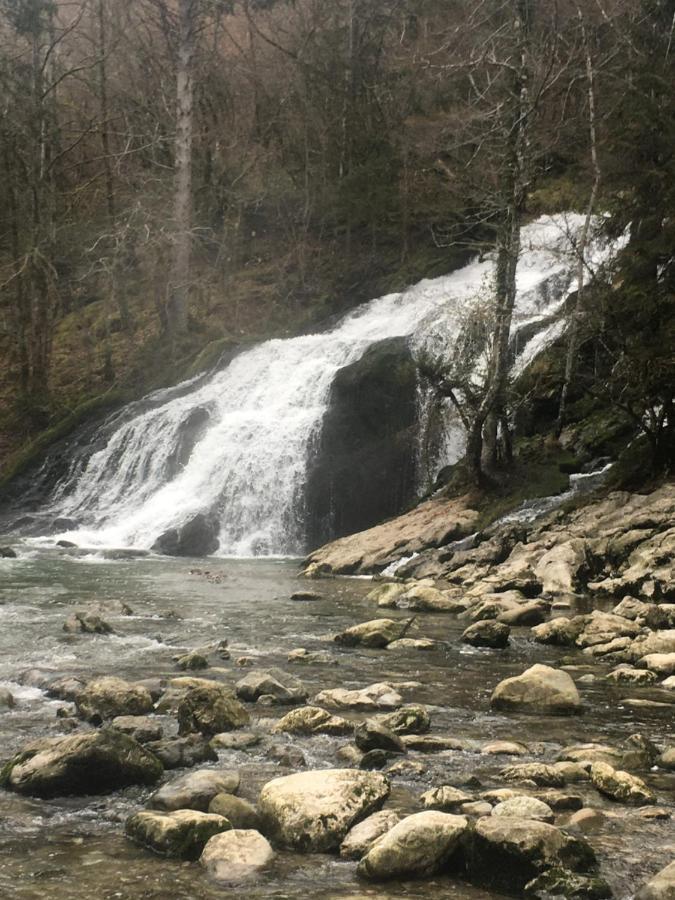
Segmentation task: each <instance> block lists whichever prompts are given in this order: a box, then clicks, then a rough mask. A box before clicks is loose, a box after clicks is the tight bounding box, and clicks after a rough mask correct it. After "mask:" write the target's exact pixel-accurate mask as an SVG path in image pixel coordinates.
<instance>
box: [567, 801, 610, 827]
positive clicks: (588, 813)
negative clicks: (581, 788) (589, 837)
mask: <svg viewBox="0 0 675 900" xmlns="http://www.w3.org/2000/svg"><path fill="white" fill-rule="evenodd" d="M604 821H605V814H604V813H602V812H600V810H599V809H591V808H589V807H582V809H580V810H578V811H577V812H575V813H574V815H572V816H570V820H569V824H570V826H571V827H573V828H578V829H579V830H580V831H594V830H596V829H597V828H600V827H601V826H602V824H603V823H604Z"/></svg>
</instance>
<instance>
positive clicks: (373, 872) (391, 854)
mask: <svg viewBox="0 0 675 900" xmlns="http://www.w3.org/2000/svg"><path fill="white" fill-rule="evenodd" d="M467 829H468V822H467V820H466V818H465V817H464V816H452V815H449V814H447V813H442V812H437V811H435V810H428V811H426V812H420V813H415V814H414V815H412V816H406V817H405V819H402V820H401V821H400V822H399V823H398V824H397V825H394V827H393V828H392V829H390V830H389V831H387V832H386V834H384V835H383V836H382V837H381V838H380V839H379V840H378V841H376V842H375V844H374V845H373V846H372V847H371V848H370V850H369V851H368V853H367V854H366V855H365V856H364V857H363V859H362V860H361V862H360V863H359V866H358V869H357V872H358V874H359V875H360V876H361V877H362V878H366V879H368V880H369V881H386V880H389V879H391V878H425V877H426V878H428V877H430V876H432V875H435V874H436V873H437V872H440V871H441V870H443V869H444V868H446V867H447V866H448V865H449V864H450V862H451V860H452V857H453V856H454V855H455V853H456V852H457V851H458V849H459V846H460V842H461V840H462V837H463V835H464V834H465V833H466V831H467Z"/></svg>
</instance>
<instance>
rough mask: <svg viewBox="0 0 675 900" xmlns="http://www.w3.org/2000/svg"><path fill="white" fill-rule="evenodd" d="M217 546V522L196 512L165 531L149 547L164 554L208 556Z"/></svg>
mask: <svg viewBox="0 0 675 900" xmlns="http://www.w3.org/2000/svg"><path fill="white" fill-rule="evenodd" d="M219 546H220V541H219V540H218V523H217V522H216V521H215V520H214V519H211V518H210V517H209V516H205V515H204V514H203V513H198V514H197V515H196V516H193V518H192V519H190V520H189V521H188V522H186V523H185V525H182V526H181V527H180V528H170V529H169V530H168V531H165V532H164V534H162V535H160V537H158V538H157V540H156V541H155V543H154V544H153V545H152V548H151V549H152V550H153V551H154V552H155V553H162V554H164V556H210V555H211V554H212V553H215V552H216V550H217V549H218V547H219Z"/></svg>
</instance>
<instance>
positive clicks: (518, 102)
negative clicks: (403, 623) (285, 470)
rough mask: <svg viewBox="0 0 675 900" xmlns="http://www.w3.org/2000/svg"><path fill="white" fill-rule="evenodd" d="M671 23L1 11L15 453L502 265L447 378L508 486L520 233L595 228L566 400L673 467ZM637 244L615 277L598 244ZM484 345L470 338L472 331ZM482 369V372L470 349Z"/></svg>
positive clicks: (651, 7) (462, 10) (311, 9)
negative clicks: (551, 224)
mask: <svg viewBox="0 0 675 900" xmlns="http://www.w3.org/2000/svg"><path fill="white" fill-rule="evenodd" d="M674 37H675V2H673V0H479V2H477V3H476V2H468V0H331V2H326V0H1V2H0V84H1V96H2V116H1V118H0V165H1V166H2V169H3V173H2V178H0V452H1V453H2V456H3V457H4V458H5V460H6V461H9V463H10V464H11V462H12V460H13V459H14V457H13V456H12V454H15V455H16V452H20V451H21V450H22V448H24V447H25V446H26V444H27V443H29V442H30V441H31V440H34V439H36V437H37V438H39V436H40V435H41V434H43V433H45V429H47V428H49V427H52V428H54V427H56V428H57V429H58V427H59V426H60V424H62V423H63V422H70V423H72V422H73V421H75V420H76V419H77V417H78V416H80V415H84V414H86V413H88V412H90V411H91V410H92V409H96V408H101V407H104V406H111V405H114V404H115V403H120V402H122V401H123V400H127V399H131V398H133V397H136V396H139V395H140V394H141V393H142V392H144V391H145V390H147V389H149V388H152V387H156V386H158V385H162V384H169V383H173V382H175V381H177V380H179V379H180V378H182V377H185V376H186V375H188V374H190V373H192V372H195V371H199V368H200V367H202V368H203V367H205V366H206V365H208V364H209V362H213V361H215V359H216V358H217V357H218V355H219V354H220V353H221V352H222V351H223V349H224V348H225V347H227V346H229V345H230V344H232V343H236V342H240V341H250V340H255V339H256V338H260V337H267V336H271V335H284V334H289V333H297V332H298V331H299V330H304V329H307V328H310V327H314V328H316V327H320V323H321V322H322V321H323V320H325V319H326V318H327V317H328V316H330V315H332V314H335V313H336V312H340V311H342V310H344V309H347V308H349V307H351V306H353V305H355V304H356V303H358V302H360V301H362V300H363V299H366V298H368V297H370V296H376V295H377V294H379V293H384V292H386V291H389V290H400V289H402V288H403V287H405V285H406V284H408V283H410V282H411V281H414V280H416V279H419V278H421V277H424V276H428V275H433V274H439V273H443V272H447V271H449V270H451V269H452V268H453V267H455V266H457V265H458V264H459V263H460V262H461V261H463V260H464V259H466V258H467V256H468V255H469V254H475V253H479V254H484V253H485V252H487V251H492V252H494V254H495V261H496V264H495V277H494V285H493V290H492V295H491V298H490V302H489V303H488V308H487V310H486V312H485V315H484V317H483V318H482V320H481V321H480V322H478V323H473V324H474V325H475V327H476V328H477V329H478V330H479V331H481V330H482V333H483V336H484V337H486V338H487V341H488V344H489V346H490V348H491V352H490V364H489V371H488V372H487V373H486V375H485V379H484V381H483V383H482V384H481V385H480V389H478V390H477V389H476V388H475V385H473V384H472V383H470V379H468V377H467V372H468V371H469V369H470V366H469V365H468V363H467V358H466V353H468V356H469V358H470V357H471V352H472V351H471V346H470V345H471V341H468V342H464V345H463V346H464V350H465V358H463V359H457V358H455V359H453V360H450V361H445V362H442V363H441V362H439V361H433V360H432V361H429V371H428V373H427V374H428V375H429V377H430V378H431V379H432V380H433V381H434V383H435V384H436V385H437V388H438V391H439V392H440V393H442V394H444V395H446V396H448V397H450V398H451V399H452V401H453V402H454V403H456V405H457V407H458V409H459V411H460V415H461V417H462V420H463V421H464V423H465V425H466V428H467V433H468V436H469V437H468V444H467V449H468V456H469V462H470V464H471V467H472V470H473V473H474V475H475V477H476V478H480V476H481V472H482V467H483V466H485V465H487V466H488V467H489V466H490V465H491V464H493V463H494V461H495V459H496V458H497V457H500V458H502V459H503V458H508V455H509V452H510V448H509V416H510V405H511V386H510V385H509V380H508V342H509V334H510V326H511V312H512V309H513V302H514V296H515V266H516V262H517V259H518V255H519V251H520V244H519V240H520V229H521V227H522V226H523V225H524V224H525V223H527V222H528V221H529V220H531V219H532V218H533V217H534V216H536V215H538V214H541V213H543V212H554V211H559V210H575V211H577V212H580V213H582V214H583V215H584V216H585V223H586V224H585V226H584V228H583V229H582V231H581V233H580V235H579V237H578V239H577V245H576V251H577V255H578V286H579V289H578V291H577V293H576V295H575V297H574V298H573V301H572V302H571V303H570V304H569V309H568V316H569V323H568V328H567V332H566V336H565V338H564V348H563V352H562V354H561V364H560V368H559V372H558V375H557V382H556V384H557V387H556V391H557V395H558V398H557V402H558V404H559V420H560V422H559V424H560V425H561V426H562V424H563V422H564V419H565V415H566V408H567V407H568V406H569V404H570V403H571V402H572V401H573V400H574V399H575V398H578V397H579V396H582V395H588V396H591V397H592V398H593V399H594V401H595V402H598V403H600V404H605V405H610V406H613V407H616V408H617V409H620V410H621V411H622V412H623V413H624V414H626V415H628V416H630V417H632V418H633V419H634V421H635V422H636V424H637V425H639V426H640V427H641V428H642V430H643V431H644V432H645V435H646V437H647V439H648V440H649V441H650V443H651V447H652V451H653V453H652V455H653V460H654V461H655V463H656V464H657V465H658V466H659V467H661V468H662V467H663V466H664V465H665V464H667V460H668V459H669V455H670V453H671V452H672V419H673V416H672V403H673V386H674V384H675V363H674V361H673V353H672V347H673V345H674V337H675V335H674V331H673V321H674V315H673V310H674V305H675V298H674V293H673V292H674V288H675V267H674V266H673V247H674V246H675V218H674V217H673V207H674V206H675V156H674V149H675V108H674V107H673V103H672V96H673V88H674V87H675V47H674V46H673V39H674ZM598 219H600V222H601V227H602V228H604V229H605V230H606V232H607V233H608V234H610V235H613V236H615V237H616V236H618V235H621V234H623V233H624V232H626V230H627V229H629V235H630V237H629V240H628V245H627V248H626V250H625V251H624V252H623V253H622V254H621V255H620V256H619V258H618V259H617V260H616V261H615V264H614V265H613V267H612V269H611V270H610V271H603V272H596V271H593V270H592V269H591V267H590V265H589V263H588V258H587V252H586V250H587V245H588V242H589V241H590V237H591V232H592V231H593V230H595V229H596V228H597V227H598ZM469 331H470V329H469ZM467 347H468V349H467Z"/></svg>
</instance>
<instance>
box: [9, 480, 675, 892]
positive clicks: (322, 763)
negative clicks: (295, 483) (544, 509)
mask: <svg viewBox="0 0 675 900" xmlns="http://www.w3.org/2000/svg"><path fill="white" fill-rule="evenodd" d="M661 501H662V502H661V505H659V504H656V503H652V509H651V513H650V515H651V518H650V517H649V515H647V513H646V511H645V509H644V507H642V509H641V513H640V515H642V516H643V518H642V520H641V521H642V522H643V525H642V526H641V528H640V527H637V526H635V527H631V528H628V529H626V528H624V531H623V532H622V533H624V534H630V533H631V531H632V532H633V533H634V534H633V537H632V538H625V539H623V542H621V541H620V542H619V543H620V545H621V547H622V548H623V549H622V550H621V553H618V552H614V551H613V552H612V554H610V553H609V551H607V552H606V553H605V559H606V560H607V568H606V570H602V569H599V568H598V567H597V564H596V563H595V562H593V564H592V565H590V566H589V565H587V564H585V565H579V566H577V568H576V569H574V566H575V565H576V562H577V561H578V559H579V554H576V555H575V554H573V553H572V554H569V553H562V552H561V551H560V550H559V547H560V545H561V544H563V545H564V544H566V543H567V544H569V543H570V542H572V541H575V540H579V541H585V542H590V541H594V542H597V541H598V540H600V539H603V537H606V535H604V533H603V530H602V529H603V527H604V528H605V530H607V528H609V525H607V524H606V522H607V521H608V519H605V520H603V519H602V517H597V516H596V519H595V527H594V530H593V531H589V532H588V533H587V534H586V535H585V536H581V535H580V534H578V533H571V532H570V529H569V528H568V529H567V532H566V535H567V537H566V540H565V541H563V540H561V539H554V538H553V537H552V535H553V534H556V533H559V534H563V532H562V530H560V529H559V532H555V531H554V530H551V529H549V537H548V538H547V537H544V536H543V532H541V531H539V532H537V535H536V536H535V535H534V534H531V535H530V534H525V535H523V534H522V533H521V540H520V541H519V542H517V543H520V546H521V548H522V547H526V548H527V547H528V546H529V545H531V544H536V550H535V551H532V548H531V547H530V550H528V551H527V552H523V551H522V550H520V551H517V548H516V545H515V544H514V545H513V547H511V549H510V550H509V552H508V553H507V554H506V555H505V556H503V558H502V560H501V561H500V562H496V561H495V560H494V559H491V560H489V561H488V560H486V559H479V558H478V559H477V558H475V557H474V558H471V557H470V556H469V557H464V558H463V561H462V566H463V567H464V568H463V570H462V566H457V565H455V564H456V563H457V562H458V559H457V556H456V554H457V553H465V554H467V553H468V554H471V553H474V554H475V553H477V552H478V550H480V547H481V546H483V545H484V544H486V543H487V541H482V542H479V543H478V544H477V545H476V547H474V548H469V549H467V550H461V549H455V550H454V551H452V552H453V553H454V554H455V556H454V558H453V557H452V556H450V555H448V557H447V558H446V559H445V560H440V559H438V557H439V556H440V552H441V551H440V550H439V548H435V549H434V548H432V549H431V550H429V551H424V548H420V550H421V551H422V552H421V553H420V561H419V562H418V566H421V564H422V563H423V564H424V566H425V568H424V569H422V568H420V569H418V571H416V572H411V571H406V570H404V571H403V572H399V573H397V574H400V575H403V576H405V577H403V578H397V579H386V580H384V581H375V582H373V581H371V580H368V579H354V578H335V579H325V578H319V579H316V580H314V579H312V580H310V579H306V578H298V577H297V571H298V567H297V564H296V563H294V562H290V561H289V562H283V561H279V562H274V561H258V562H253V561H251V562H244V561H226V560H208V561H200V562H195V561H193V562H190V561H185V560H165V559H158V558H153V557H148V558H135V559H123V558H121V559H120V558H116V559H106V558H104V556H103V555H100V556H91V555H87V554H82V553H80V552H79V551H78V550H77V548H58V549H57V548H53V549H49V548H43V549H40V550H38V551H36V550H31V549H29V548H28V547H27V546H26V545H22V544H21V543H14V544H12V547H13V549H14V551H15V552H16V553H17V557H16V558H6V559H2V560H0V567H1V568H0V604H1V606H0V617H1V621H2V624H3V627H2V630H1V631H0V651H1V655H0V679H1V680H0V705H2V707H3V711H2V712H0V716H1V717H2V718H1V721H2V725H3V728H2V731H1V737H0V755H1V756H2V759H3V761H4V762H5V765H4V768H3V769H2V775H1V776H0V777H1V778H2V780H3V782H4V790H3V791H2V793H1V794H0V808H1V809H2V817H1V819H0V895H2V896H3V897H7V898H10V900H34V898H35V900H37V898H38V897H40V898H42V897H43V896H45V894H46V893H48V894H49V896H50V897H54V898H57V900H80V898H81V900H85V898H87V900H88V898H91V897H94V896H96V897H103V898H113V897H115V898H129V900H131V898H137V897H144V898H149V900H159V898H165V897H166V896H167V890H170V895H171V896H172V897H176V898H185V900H187V898H212V897H222V896H232V897H235V896H236V897H242V896H245V897H255V898H281V897H284V898H299V897H301V896H302V897H307V896H308V895H309V896H317V895H318V894H319V893H321V894H322V895H325V896H326V897H329V898H330V897H335V898H338V897H340V898H352V900H356V898H359V900H361V898H365V897H370V898H377V900H383V898H398V897H414V898H429V900H430V898H432V897H438V896H455V897H459V898H466V900H472V898H476V900H478V898H486V897H495V898H496V897H500V896H525V895H526V894H527V895H528V896H532V897H542V898H543V897H550V896H562V897H604V896H614V897H618V898H629V897H633V896H638V897H640V898H642V900H650V898H664V897H672V896H673V891H674V890H675V888H674V887H673V884H674V878H675V873H673V868H672V867H671V869H670V870H668V869H667V868H666V867H667V866H669V865H670V864H671V863H673V860H675V819H673V814H675V758H674V753H675V738H674V736H673V721H674V719H675V715H674V713H675V689H674V683H675V679H674V678H673V676H674V675H675V665H673V663H674V662H675V623H674V622H673V621H672V620H671V616H672V612H673V610H674V609H675V605H673V604H672V603H671V602H670V601H671V599H673V598H672V597H671V595H670V594H669V593H668V591H669V590H670V589H671V587H672V581H670V582H669V581H668V580H667V577H666V575H665V570H666V567H667V565H669V564H670V565H672V558H671V560H670V563H668V559H667V554H668V552H669V551H668V550H667V547H668V544H667V540H666V539H665V538H664V534H665V533H666V531H667V529H665V528H664V527H662V523H663V522H664V521H665V519H666V517H667V515H668V513H667V511H665V512H664V508H665V506H666V505H667V504H666V502H665V501H663V500H662V498H661ZM635 505H636V506H637V505H638V504H637V501H635ZM624 507H625V508H626V507H627V504H626V503H624ZM617 510H618V507H617V506H616V505H615V507H614V513H615V514H616V515H617V516H618V515H619V513H618V511H617ZM609 514H610V513H609V512H608V511H607V510H605V513H604V514H603V515H605V516H609ZM636 515H637V514H636ZM659 517H660V518H659ZM603 521H604V522H605V525H603V524H602V523H603ZM671 521H672V520H671ZM598 522H600V524H598ZM556 524H557V525H558V526H560V525H561V522H560V521H558V522H557V523H556ZM577 524H578V523H577ZM633 525H635V523H634V522H633ZM468 527H469V526H468V520H467V528H468ZM578 527H579V528H581V527H582V526H581V525H579V526H578ZM637 531H640V532H641V534H640V538H641V540H639V541H637V542H636V540H637V538H636V535H635V532H637ZM657 535H658V536H659V537H658V538H657ZM452 536H453V535H451V534H450V530H449V529H446V535H445V538H444V540H446V541H447V540H449V539H450V538H451V537H452ZM493 537H494V536H493ZM493 537H491V538H490V540H493ZM530 538H534V539H533V540H530ZM509 540H510V539H509ZM645 541H651V542H652V543H651V544H649V543H647V544H646V545H645ZM3 543H4V542H3ZM615 545H616V542H615V543H614V544H612V546H615ZM653 545H654V546H658V548H660V549H659V550H658V553H657V554H656V555H655V556H654V557H649V556H648V554H647V552H646V551H647V549H648V548H649V547H650V546H653ZM444 546H445V545H444ZM584 546H586V544H584ZM593 546H594V547H595V552H596V557H594V559H596V558H597V557H598V555H599V550H598V547H599V545H598V544H597V543H595V544H594V545H593ZM638 546H639V547H640V548H641V556H640V558H639V559H638V557H636V556H634V555H633V556H632V558H631V555H632V554H635V551H636V548H637V547H638ZM575 547H576V545H573V546H572V549H574V548H575ZM556 548H558V549H556ZM664 548H665V549H664ZM416 552H419V551H416ZM483 552H486V551H485V547H484V548H483ZM502 554H503V550H502ZM546 554H549V555H548V557H547V558H546ZM416 559H417V558H416ZM519 559H526V560H527V564H526V565H524V564H521V563H519V562H518V560H519ZM584 559H586V560H587V559H588V554H587V555H585V556H584ZM542 560H543V562H542ZM640 560H641V561H642V566H643V568H642V570H641V573H642V574H640V575H639V577H635V575H634V573H635V571H637V568H636V567H637V566H638V564H639V563H640ZM516 563H518V565H516ZM432 564H433V565H441V566H446V568H445V569H443V570H442V571H440V570H439V571H434V572H432V571H431V570H430V568H429V566H431V565H432ZM453 566H454V568H453ZM467 567H473V569H472V570H471V571H470V570H469V568H467ZM647 569H649V571H647ZM631 571H632V572H633V574H631ZM458 572H459V575H457V574H455V573H458ZM570 572H572V574H571V575H570ZM574 572H576V573H577V574H576V575H575V574H574ZM500 573H502V575H501V580H499V579H500ZM579 573H581V574H579ZM314 574H316V570H314ZM413 574H414V575H416V576H417V577H416V578H412V575H413ZM489 578H492V580H491V581H488V579H489ZM544 578H546V579H548V582H547V584H546V587H544V586H543V584H542V581H543V579H544ZM568 578H569V580H565V579H568ZM631 579H633V580H631ZM462 583H463V584H464V586H463V587H462V588H461V589H460V584H462ZM591 583H592V584H596V583H597V584H600V585H603V583H604V586H603V587H598V588H597V589H593V588H589V584H591ZM608 583H610V584H611V585H612V590H609V589H607V587H608ZM650 583H651V585H654V586H651V585H650ZM669 584H670V586H671V587H668V585H669ZM534 585H536V587H535V586H534ZM556 585H558V586H556ZM614 587H615V588H616V591H614ZM617 592H618V593H617ZM671 668H672V671H671ZM663 870H665V872H663ZM659 872H662V874H661V875H660V876H658V875H657V873H659ZM650 882H651V885H652V886H651V887H647V885H648V884H649V883H650ZM168 886H170V887H168Z"/></svg>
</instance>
